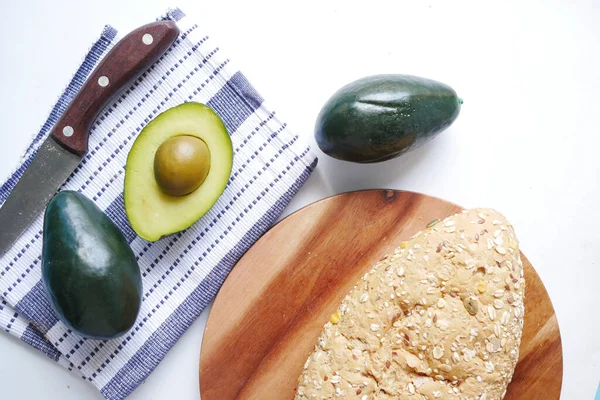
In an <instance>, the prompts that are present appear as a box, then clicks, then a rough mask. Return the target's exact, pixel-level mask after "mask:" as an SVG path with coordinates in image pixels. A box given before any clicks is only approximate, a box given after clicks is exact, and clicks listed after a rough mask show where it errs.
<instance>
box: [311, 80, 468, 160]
mask: <svg viewBox="0 0 600 400" xmlns="http://www.w3.org/2000/svg"><path fill="white" fill-rule="evenodd" d="M460 105H461V100H460V99H459V98H458V97H457V95H456V92H455V91H454V90H453V89H452V88H451V87H450V86H448V85H446V84H444V83H441V82H437V81H433V80H430V79H425V78H420V77H417V76H411V75H374V76H369V77H366V78H362V79H359V80H357V81H355V82H352V83H350V84H348V85H346V86H344V87H343V88H341V89H340V90H339V91H337V92H336V93H335V94H334V95H333V96H332V97H331V98H330V99H329V100H328V101H327V103H326V104H325V105H324V106H323V109H322V110H321V112H320V114H319V116H318V118H317V122H316V127H315V139H316V141H317V144H318V145H319V147H320V148H321V150H322V151H323V152H324V153H325V154H327V155H329V156H331V157H334V158H337V159H340V160H345V161H352V162H357V163H374V162H380V161H385V160H389V159H392V158H395V157H398V156H399V155H401V154H404V153H406V152H408V151H410V150H413V149H415V148H417V147H419V146H421V145H423V144H424V143H426V142H427V141H429V140H431V139H433V138H434V137H435V136H437V135H438V134H439V133H440V132H442V131H443V130H444V129H446V128H447V127H448V126H450V125H451V124H452V122H454V120H455V119H456V117H458V114H459V112H460Z"/></svg>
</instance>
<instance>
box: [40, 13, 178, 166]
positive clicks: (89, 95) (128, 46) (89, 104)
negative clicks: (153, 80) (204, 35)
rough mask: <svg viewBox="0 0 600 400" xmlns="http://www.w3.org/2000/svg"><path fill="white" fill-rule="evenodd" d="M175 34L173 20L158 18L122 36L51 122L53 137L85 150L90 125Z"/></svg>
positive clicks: (74, 149)
mask: <svg viewBox="0 0 600 400" xmlns="http://www.w3.org/2000/svg"><path fill="white" fill-rule="evenodd" d="M178 36H179V28H178V27H177V25H176V24H175V23H174V22H173V21H159V22H153V23H150V24H147V25H144V26H142V27H140V28H137V29H136V30H134V31H132V32H131V33H129V34H128V35H127V36H125V37H124V38H123V39H121V40H120V41H119V42H118V43H117V44H116V45H115V46H114V47H113V48H112V49H111V50H110V52H108V54H107V55H106V56H105V57H104V58H103V59H102V61H101V62H100V64H98V66H97V67H96V69H95V70H94V71H92V73H91V74H90V76H89V78H88V79H87V80H86V82H85V83H84V85H83V87H82V88H81V90H80V91H79V93H78V94H77V95H76V96H75V98H74V99H73V101H71V103H70V104H69V106H68V107H67V109H66V110H65V111H64V112H63V114H62V116H61V117H60V119H59V120H58V122H57V123H56V124H55V125H54V128H53V129H52V132H51V135H52V136H53V137H54V139H55V140H56V141H57V142H59V143H60V144H61V145H62V146H63V147H65V148H66V149H67V150H69V151H71V152H72V153H74V154H77V155H83V154H85V153H86V152H87V150H88V136H89V131H90V128H91V126H92V123H93V122H94V120H95V119H96V117H97V116H98V114H99V113H100V111H101V110H102V109H103V108H104V106H105V105H106V104H107V103H108V102H109V100H110V99H111V98H112V97H113V96H114V95H115V94H116V93H117V92H119V91H120V90H121V89H122V88H123V87H124V86H125V85H126V84H127V83H129V82H131V81H132V80H133V79H135V78H137V77H138V76H139V75H140V74H141V73H142V72H144V71H145V70H146V69H147V68H148V67H150V65H152V64H153V63H154V62H155V61H156V60H157V59H158V58H159V57H160V56H161V55H162V54H164V52H165V51H166V50H167V49H168V48H169V46H171V44H173V42H174V41H175V39H177V37H178Z"/></svg>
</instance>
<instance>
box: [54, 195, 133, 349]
mask: <svg viewBox="0 0 600 400" xmlns="http://www.w3.org/2000/svg"><path fill="white" fill-rule="evenodd" d="M42 279H43V282H44V285H45V287H46V291H47V293H48V295H49V298H50V302H51V304H52V306H53V308H54V310H55V312H56V314H57V315H58V317H59V318H60V319H61V320H62V321H63V322H64V323H65V324H66V325H67V326H69V327H70V328H71V329H72V330H73V331H75V332H77V333H79V334H80V335H82V336H85V337H88V338H91V339H114V338H116V337H119V336H121V335H123V334H124V333H126V332H127V331H129V330H130V329H131V327H132V326H133V324H134V323H135V320H136V318H137V315H138V312H139V309H140V305H141V303H142V301H141V298H142V279H141V275H140V270H139V268H138V264H137V261H136V258H135V255H134V254H133V251H132V250H131V248H130V247H129V244H128V243H127V240H126V239H125V237H124V236H123V234H122V233H121V231H120V230H119V228H117V226H116V225H115V224H114V223H113V222H112V221H111V220H110V219H109V218H108V217H107V216H106V215H105V214H104V213H103V212H102V210H100V209H99V208H98V207H97V206H96V205H95V204H94V203H93V202H92V201H91V200H90V199H88V198H87V197H85V196H84V195H82V194H80V193H77V192H73V191H63V192H60V193H58V194H57V195H56V196H54V198H53V199H52V200H51V201H50V202H49V203H48V206H47V207H46V212H45V215H44V238H43V250H42Z"/></svg>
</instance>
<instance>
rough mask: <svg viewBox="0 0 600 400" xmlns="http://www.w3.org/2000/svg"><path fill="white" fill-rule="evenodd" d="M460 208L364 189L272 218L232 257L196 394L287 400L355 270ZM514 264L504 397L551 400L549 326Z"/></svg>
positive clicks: (555, 362) (537, 283) (553, 323)
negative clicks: (518, 313) (515, 300)
mask: <svg viewBox="0 0 600 400" xmlns="http://www.w3.org/2000/svg"><path fill="white" fill-rule="evenodd" d="M459 211H461V208H460V207H459V206H457V205H455V204H452V203H449V202H447V201H444V200H441V199H437V198H434V197H429V196H425V195H422V194H417V193H412V192H402V191H393V190H367V191H359V192H351V193H344V194H341V195H337V196H334V197H330V198H327V199H324V200H321V201H319V202H316V203H313V204H311V205H309V206H307V207H305V208H303V209H301V210H299V211H297V212H296V213H294V214H292V215H290V216H288V217H287V218H285V219H284V220H282V221H281V222H279V223H278V224H277V225H275V226H274V227H273V228H272V229H271V230H270V231H268V232H267V233H266V234H265V235H264V236H263V237H262V238H261V239H260V240H259V241H257V242H256V243H255V244H254V246H253V247H252V248H251V249H250V250H249V251H248V252H247V253H246V254H245V255H244V257H243V258H242V259H241V260H240V261H239V262H238V264H237V265H236V267H235V268H234V269H233V271H232V272H231V274H230V275H229V277H228V278H227V280H226V281H225V283H224V285H223V287H222V289H221V291H220V292H219V294H218V296H217V298H216V300H215V303H214V305H213V307H212V310H211V313H210V316H209V318H208V322H207V325H206V330H205V333H204V340H203V343H202V350H201V358H200V393H201V397H202V400H229V399H256V400H258V399H260V400H265V399H269V400H278V399H282V400H289V399H292V398H293V397H294V394H295V389H296V385H297V383H298V377H299V376H300V372H301V370H302V367H303V365H304V362H305V361H306V358H307V357H308V355H309V354H310V353H311V352H312V351H313V349H314V346H315V342H316V339H317V337H318V336H319V334H320V332H321V330H322V328H323V325H324V324H325V323H326V322H327V321H328V320H329V317H330V315H331V314H332V313H333V312H334V311H335V310H336V309H337V307H338V306H339V304H340V303H341V301H342V299H343V298H344V296H345V295H346V294H347V293H348V292H349V291H350V289H352V287H353V286H354V285H355V283H356V282H357V281H358V280H359V279H360V278H361V277H362V275H363V274H364V273H365V272H367V271H368V270H370V269H371V267H372V266H373V265H374V264H375V263H376V262H377V261H378V260H379V259H380V258H381V257H382V256H383V255H385V254H386V253H389V252H391V251H393V249H394V248H396V247H397V246H398V245H399V244H400V242H401V241H402V240H407V239H408V238H409V237H410V236H412V235H413V234H414V233H416V232H418V231H420V230H423V229H424V228H425V225H426V224H427V223H428V222H429V221H431V220H433V219H435V218H445V217H447V216H449V215H452V214H454V213H457V212H459ZM499 211H501V210H499ZM515 230H516V233H517V237H518V234H519V230H518V227H515ZM523 264H524V268H525V280H526V293H525V326H524V331H523V340H522V343H521V349H520V358H519V363H518V365H517V368H516V371H515V375H514V378H513V380H512V382H511V384H510V385H509V388H508V393H507V395H506V397H505V399H507V400H515V399H527V400H553V399H558V398H559V397H560V390H561V385H562V346H561V338H560V332H559V328H558V322H557V320H556V316H555V314H554V309H553V307H552V303H551V301H550V298H549V297H548V294H547V292H546V289H545V288H544V285H543V283H542V282H541V280H540V278H539V276H538V275H537V273H536V272H535V270H534V269H533V267H532V266H531V264H530V263H529V261H528V260H527V259H526V258H525V257H524V256H523Z"/></svg>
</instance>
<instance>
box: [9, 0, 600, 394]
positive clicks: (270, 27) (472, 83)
mask: <svg viewBox="0 0 600 400" xmlns="http://www.w3.org/2000/svg"><path fill="white" fill-rule="evenodd" d="M483 3H484V2H481V1H472V2H465V1H448V0H441V1H437V0H428V1H414V0H412V1H387V2H383V1H382V2H379V1H370V2H352V1H348V0H344V1H340V0H336V1H309V0H305V1H301V2H287V1H267V0H254V1H239V2H234V1H191V0H190V1H187V0H179V2H177V3H175V2H174V3H170V4H169V3H167V2H160V1H157V0H135V1H129V0H127V1H125V0H104V1H97V2H85V1H80V0H68V1H65V0H63V1H60V0H58V1H44V0H31V1H27V2H25V1H10V2H9V1H2V5H0V13H1V14H2V16H3V23H2V24H0V49H1V50H2V61H1V62H0V88H1V92H0V110H2V111H1V112H2V114H1V115H2V117H1V118H2V125H1V128H0V139H2V145H0V180H1V179H3V177H5V176H6V175H7V174H8V173H9V172H10V170H11V168H12V167H13V166H14V164H15V163H16V162H17V160H18V159H19V155H20V153H21V152H22V151H23V150H24V148H25V146H26V144H27V141H28V139H29V138H30V136H31V135H32V134H33V133H35V132H37V131H38V129H39V128H40V126H41V124H42V123H43V121H44V120H45V118H46V116H47V113H48V112H49V110H50V107H51V106H52V105H53V104H54V102H55V101H56V99H57V98H58V96H59V94H60V93H61V91H62V89H63V88H64V86H65V85H66V83H67V82H68V81H69V79H70V77H71V75H72V74H73V72H74V70H75V68H76V66H77V65H78V64H79V63H80V61H81V60H82V57H83V55H84V53H85V52H86V51H87V49H88V48H89V46H90V45H91V43H92V41H94V40H95V39H96V38H97V36H98V34H99V32H100V31H101V29H102V27H103V26H104V24H105V23H110V24H112V25H113V26H115V27H116V28H117V29H119V30H120V31H121V32H126V31H129V30H131V29H133V28H135V27H137V26H138V25H141V24H144V23H146V22H149V21H151V20H153V18H154V17H155V16H157V15H159V14H161V13H163V12H164V11H165V10H166V9H167V8H168V7H170V6H179V7H181V8H182V9H183V10H184V11H186V12H187V13H188V14H189V15H191V16H192V17H194V16H195V18H196V19H197V20H198V21H199V22H200V23H202V24H203V25H205V26H206V29H207V31H208V32H210V33H211V34H212V36H213V37H214V38H216V39H217V41H218V42H219V43H220V44H221V47H222V48H223V50H226V51H227V53H228V54H230V56H231V57H232V58H234V59H235V60H236V61H237V63H238V65H239V66H240V67H241V69H242V71H243V72H244V73H245V74H246V76H247V77H248V78H249V80H250V81H251V82H252V83H253V84H254V85H255V86H256V88H257V89H258V90H259V92H261V94H262V95H263V96H264V97H265V98H267V99H268V101H269V103H270V104H271V105H273V106H274V108H276V109H277V111H278V112H279V114H280V115H281V116H283V118H284V119H285V120H287V121H288V123H289V124H290V126H291V127H292V128H293V129H294V130H295V131H297V132H299V133H300V134H301V135H302V136H303V137H305V138H306V140H309V141H310V142H311V143H314V139H313V127H314V121H315V117H316V115H317V113H318V111H319V110H320V107H321V106H322V104H323V103H324V102H325V100H326V99H327V98H328V97H329V96H330V95H331V94H332V93H333V92H334V91H335V90H337V89H338V88H339V87H340V86H342V85H344V84H346V83H348V82H350V81H352V80H354V79H356V78H359V77H362V76H365V75H369V74H375V73H407V74H415V75H420V76H423V77H428V78H432V79H437V80H440V81H443V82H445V83H448V84H450V85H451V86H452V87H454V88H455V89H456V91H457V92H458V93H459V95H460V96H461V97H462V98H463V99H464V105H463V108H462V111H461V114H460V116H459V118H458V119H457V120H456V122H455V123H454V124H453V125H452V127H451V128H450V129H448V130H447V131H446V132H444V133H443V134H442V135H441V136H440V137H438V138H437V139H436V140H434V141H433V142H431V143H429V144H428V145H426V146H425V147H423V148H421V149H419V150H417V151H414V152H412V153H410V154H408V155H405V156H402V157H401V158H399V159H396V160H392V161H389V162H386V163H381V164H376V165H357V164H349V163H344V162H340V161H336V160H333V159H331V158H328V157H327V156H325V155H323V153H321V152H320V151H319V155H320V163H319V166H318V168H317V170H316V172H315V173H314V174H313V176H312V177H311V178H310V180H309V181H308V182H307V184H306V185H305V187H304V188H303V189H302V190H301V191H300V193H299V194H298V195H297V197H296V198H295V199H294V201H293V202H292V204H290V206H289V207H288V208H287V210H286V214H287V213H289V212H292V211H294V210H296V209H298V208H300V207H302V206H304V205H306V204H308V203H310V202H312V201H315V200H317V199H320V198H323V197H325V196H329V195H332V194H335V193H340V192H344V191H349V190H355V189H362V188H395V189H407V190H414V191H419V192H424V193H427V194H431V195H435V196H439V197H443V198H445V199H448V200H450V201H454V202H456V203H459V204H462V205H463V206H466V207H476V206H485V207H494V208H496V209H498V210H499V211H501V212H502V213H504V214H505V215H506V216H507V217H508V218H509V220H510V221H511V222H512V223H513V224H514V226H515V228H516V231H517V234H518V236H519V238H520V241H521V246H522V249H523V251H524V252H525V253H526V254H527V256H528V258H529V259H530V260H531V262H532V263H533V265H534V266H535V267H536V269H537V271H538V273H539V274H540V276H541V277H542V279H543V281H544V283H545V285H546V288H547V289H548V291H549V293H550V296H551V298H552V300H553V302H554V307H555V309H556V313H557V315H558V320H559V324H560V328H561V332H562V339H563V351H564V381H563V396H562V398H563V399H567V400H571V399H591V398H593V396H594V393H595V390H596V387H597V385H598V381H599V379H600V334H599V331H600V322H599V321H600V315H599V311H598V304H599V303H600V302H599V300H600V293H599V292H598V286H599V283H600V265H598V261H599V257H598V256H599V254H600V249H599V248H598V239H599V234H598V224H600V211H599V209H600V184H599V173H600V155H599V149H600V134H599V125H600V119H599V116H600V95H599V93H600V47H599V46H600V43H599V39H600V22H599V21H600V3H599V2H597V1H596V2H594V1H593V0H590V1H583V0H577V1H572V2H565V1H561V0H551V1H549V0H544V1H542V0H540V1H514V2H513V1H504V2H493V4H494V6H493V7H492V6H484V5H483ZM567 3H570V4H567ZM490 4H491V2H490ZM315 147H316V146H315ZM0 229H1V228H0ZM207 315H208V310H207V311H205V312H204V314H202V316H201V317H200V318H199V319H198V321H197V322H196V323H194V325H193V326H192V327H191V328H190V329H189V331H188V332H187V333H186V334H185V335H184V336H183V337H182V338H181V340H180V341H179V342H178V343H177V345H176V346H175V347H174V348H173V349H172V350H171V352H170V353H169V354H168V355H167V356H166V358H165V359H164V361H163V362H162V363H161V364H160V365H159V366H158V368H157V369H156V370H155V371H154V373H153V374H152V375H150V377H149V378H148V379H147V381H146V382H145V383H144V384H143V385H141V386H140V387H139V388H138V389H137V390H136V391H135V392H134V393H133V394H132V396H131V397H130V398H131V399H180V400H184V399H198V398H199V393H198V359H199V352H200V344H201V340H202V333H203V330H204V326H205V321H206V318H207ZM0 335H1V334H0ZM0 391H1V394H0V397H2V398H5V399H13V398H23V399H83V398H89V399H101V396H100V394H99V393H98V392H97V391H96V389H94V388H93V387H92V386H91V385H88V384H87V383H86V382H84V381H83V380H82V379H80V378H79V377H77V376H76V375H75V374H72V373H70V372H68V371H67V370H64V369H63V368H62V367H60V366H59V365H57V364H55V363H54V362H52V361H50V360H49V359H47V358H46V357H45V356H43V355H41V354H38V352H37V351H36V350H33V349H31V348H29V347H28V346H27V345H25V344H24V343H22V342H20V341H19V340H17V339H14V338H12V337H9V336H8V335H1V336H0Z"/></svg>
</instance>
